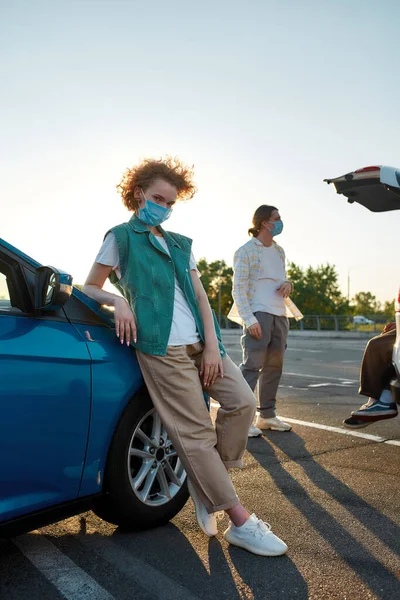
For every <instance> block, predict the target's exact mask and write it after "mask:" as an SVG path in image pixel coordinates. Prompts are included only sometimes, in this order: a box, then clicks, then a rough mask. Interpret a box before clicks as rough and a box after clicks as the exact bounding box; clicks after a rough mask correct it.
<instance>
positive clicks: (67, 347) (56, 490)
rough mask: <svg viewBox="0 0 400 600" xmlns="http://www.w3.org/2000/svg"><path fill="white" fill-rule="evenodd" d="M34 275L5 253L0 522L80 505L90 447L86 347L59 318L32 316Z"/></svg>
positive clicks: (1, 270) (0, 259)
mask: <svg viewBox="0 0 400 600" xmlns="http://www.w3.org/2000/svg"><path fill="white" fill-rule="evenodd" d="M34 271H35V269H34V268H33V267H32V266H30V265H29V264H26V263H24V260H23V259H22V258H21V257H19V256H18V255H13V254H12V253H10V252H9V251H7V250H6V249H4V248H3V249H2V247H1V246H0V521H6V520H9V519H12V518H14V517H18V516H21V515H24V514H27V513H30V512H33V511H37V510H40V509H43V508H46V507H50V506H53V505H55V504H60V503H64V502H67V501H69V500H73V499H74V498H76V497H77V496H78V493H79V486H80V482H81V477H82V471H83V464H84V460H85V452H86V445H87V439H88V430H89V419H90V400H91V381H90V357H89V353H88V350H87V346H86V343H85V341H84V340H83V339H82V337H81V336H80V335H79V334H78V332H77V331H76V330H75V328H74V327H73V326H72V325H71V324H70V323H69V322H68V320H67V319H66V318H65V316H64V314H63V312H62V310H60V311H59V312H58V313H57V314H54V313H52V314H48V315H45V314H42V315H39V316H34V315H33V312H32V303H31V293H30V291H29V290H30V287H29V285H28V282H29V277H28V274H29V275H30V277H34Z"/></svg>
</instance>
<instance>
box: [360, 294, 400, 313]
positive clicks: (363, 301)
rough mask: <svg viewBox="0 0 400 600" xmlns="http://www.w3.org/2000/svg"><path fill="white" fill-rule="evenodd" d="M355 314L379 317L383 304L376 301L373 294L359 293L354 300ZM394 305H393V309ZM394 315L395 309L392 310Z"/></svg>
mask: <svg viewBox="0 0 400 600" xmlns="http://www.w3.org/2000/svg"><path fill="white" fill-rule="evenodd" d="M352 305H353V312H354V314H355V315H363V316H365V317H367V316H371V315H379V313H381V309H382V306H381V303H380V302H379V300H377V299H376V296H374V295H373V294H371V292H359V293H358V294H356V295H355V296H354V298H353V299H352ZM393 306H394V304H392V307H393ZM392 313H393V308H392Z"/></svg>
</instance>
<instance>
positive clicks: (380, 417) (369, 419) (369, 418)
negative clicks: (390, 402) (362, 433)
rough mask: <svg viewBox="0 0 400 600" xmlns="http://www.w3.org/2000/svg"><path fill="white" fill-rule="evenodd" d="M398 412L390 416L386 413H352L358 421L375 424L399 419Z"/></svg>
mask: <svg viewBox="0 0 400 600" xmlns="http://www.w3.org/2000/svg"><path fill="white" fill-rule="evenodd" d="M397 414H398V413H397V412H393V413H390V414H388V413H387V412H386V413H375V414H369V415H366V414H365V413H364V414H361V413H358V414H357V413H351V416H352V417H354V418H355V419H358V420H359V421H365V422H366V423H373V422H374V421H384V420H385V419H393V418H394V417H397Z"/></svg>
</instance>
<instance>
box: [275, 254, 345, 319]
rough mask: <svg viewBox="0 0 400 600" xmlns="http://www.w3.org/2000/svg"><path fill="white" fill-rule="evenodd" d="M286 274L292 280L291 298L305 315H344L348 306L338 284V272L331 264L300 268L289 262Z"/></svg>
mask: <svg viewBox="0 0 400 600" xmlns="http://www.w3.org/2000/svg"><path fill="white" fill-rule="evenodd" d="M287 274H288V275H287V276H288V279H290V281H292V282H293V285H294V291H293V293H292V294H291V298H292V300H293V301H294V302H295V303H296V304H297V305H298V307H299V309H300V310H301V311H302V312H303V313H304V314H306V315H345V314H349V312H350V307H349V303H348V301H347V298H345V296H343V294H342V292H341V291H340V288H339V284H338V274H337V272H336V268H335V267H334V266H333V265H330V264H329V263H327V264H326V265H319V266H317V267H315V268H314V267H311V266H309V267H308V268H307V269H302V268H301V267H300V266H299V265H296V264H295V263H293V262H291V263H289V266H288V270H287Z"/></svg>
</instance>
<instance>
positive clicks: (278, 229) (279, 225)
mask: <svg viewBox="0 0 400 600" xmlns="http://www.w3.org/2000/svg"><path fill="white" fill-rule="evenodd" d="M268 223H270V221H268ZM270 225H273V227H272V229H270V230H269V232H270V234H271V235H272V237H274V236H275V235H279V234H280V233H282V229H283V222H282V219H279V221H274V222H273V223H270Z"/></svg>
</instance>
